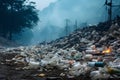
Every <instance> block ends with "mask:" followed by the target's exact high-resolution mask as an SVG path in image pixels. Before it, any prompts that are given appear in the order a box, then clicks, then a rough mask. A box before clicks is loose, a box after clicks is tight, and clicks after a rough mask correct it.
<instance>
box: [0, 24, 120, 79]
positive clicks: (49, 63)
mask: <svg viewBox="0 0 120 80" xmlns="http://www.w3.org/2000/svg"><path fill="white" fill-rule="evenodd" d="M96 27H98V26H91V27H86V28H83V29H80V30H77V32H73V33H72V34H70V35H69V36H66V37H64V38H60V39H58V40H56V41H54V42H51V43H49V44H46V45H36V46H29V47H17V48H7V49H6V50H3V51H1V53H15V54H17V55H16V56H15V57H14V58H12V59H6V64H11V65H16V66H18V67H17V68H16V70H26V69H27V70H29V69H38V70H40V71H49V72H52V70H54V69H58V70H63V72H62V73H61V74H59V76H61V77H68V78H74V77H79V76H83V77H89V78H91V79H92V80H98V79H110V78H115V79H119V78H120V47H119V46H120V36H119V35H120V26H119V24H118V23H115V24H112V26H111V27H110V28H109V29H108V31H97V30H96ZM38 76H40V77H45V74H39V75H38ZM83 80H84V79H83Z"/></svg>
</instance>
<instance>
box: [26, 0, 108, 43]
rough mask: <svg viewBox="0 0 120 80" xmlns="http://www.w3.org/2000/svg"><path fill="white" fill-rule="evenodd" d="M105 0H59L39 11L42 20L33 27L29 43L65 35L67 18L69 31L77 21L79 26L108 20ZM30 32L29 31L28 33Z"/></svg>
mask: <svg viewBox="0 0 120 80" xmlns="http://www.w3.org/2000/svg"><path fill="white" fill-rule="evenodd" d="M104 3H105V0H58V1H56V2H54V3H51V4H50V5H49V6H48V7H46V8H45V9H43V10H42V11H39V13H38V14H39V18H40V21H39V22H38V25H37V26H36V27H34V28H33V29H32V31H31V32H32V35H33V37H32V38H31V41H29V42H28V43H29V44H37V43H39V42H42V41H46V42H48V41H51V40H55V39H57V38H59V37H61V36H65V26H66V19H67V20H69V22H68V27H69V33H70V32H72V31H73V30H74V29H75V26H74V25H75V21H77V25H78V27H82V25H81V24H83V23H86V25H89V24H97V23H99V22H103V21H106V20H107V17H108V16H107V10H106V7H105V5H104ZM28 34H29V33H28Z"/></svg>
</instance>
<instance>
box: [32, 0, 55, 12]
mask: <svg viewBox="0 0 120 80" xmlns="http://www.w3.org/2000/svg"><path fill="white" fill-rule="evenodd" d="M30 1H34V2H36V7H37V9H39V10H43V9H44V8H46V7H48V6H49V4H50V3H52V2H55V1H57V0H30Z"/></svg>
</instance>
